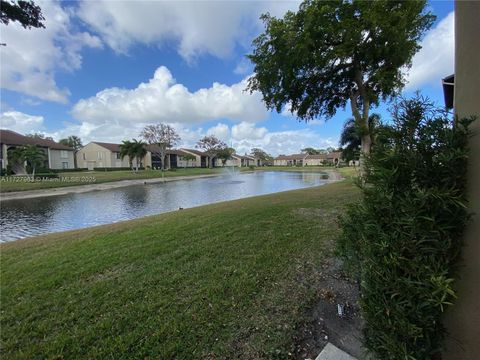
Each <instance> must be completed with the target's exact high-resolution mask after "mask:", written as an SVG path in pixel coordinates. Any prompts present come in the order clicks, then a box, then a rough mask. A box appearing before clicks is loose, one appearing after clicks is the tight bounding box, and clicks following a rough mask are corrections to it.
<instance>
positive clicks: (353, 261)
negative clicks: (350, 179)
mask: <svg viewBox="0 0 480 360" xmlns="http://www.w3.org/2000/svg"><path fill="white" fill-rule="evenodd" d="M393 120H394V123H393V125H391V126H386V127H385V128H384V129H382V130H381V131H380V133H379V134H378V137H377V138H376V139H375V146H374V148H373V150H372V153H371V154H370V156H369V157H367V159H366V173H365V175H364V176H363V178H362V179H361V181H359V186H360V188H361V190H362V192H363V198H362V200H361V201H360V202H359V203H356V204H353V205H352V206H350V207H349V209H348V211H347V213H346V215H345V216H344V217H343V218H342V219H341V221H340V223H341V226H342V230H343V234H342V236H341V239H340V240H339V243H338V249H339V252H340V254H341V255H342V256H343V258H344V259H345V263H346V265H347V266H348V267H349V268H350V270H352V271H353V272H354V273H356V274H359V280H360V284H361V293H362V298H361V308H362V313H363V317H364V319H365V322H366V325H365V329H364V339H365V340H364V345H365V347H366V349H368V350H369V351H370V352H372V353H373V354H374V355H375V356H376V357H377V358H379V359H439V358H440V354H441V342H442V339H443V337H444V327H443V325H442V321H441V320H442V313H443V312H444V311H445V308H446V307H448V306H450V305H452V303H453V301H454V300H455V297H456V295H455V290H454V286H453V285H454V277H455V266H456V262H457V260H458V258H459V254H460V251H461V245H462V234H463V230H464V227H465V225H466V223H467V222H468V219H469V214H468V211H467V208H466V195H465V186H466V168H467V157H468V149H467V139H468V137H469V130H468V128H469V125H470V123H471V122H472V121H473V120H472V119H457V120H456V121H455V122H452V121H451V119H449V118H448V117H447V116H446V114H445V113H444V112H441V111H439V110H436V109H435V108H433V106H432V104H431V103H429V102H428V100H424V99H423V98H421V97H416V98H414V99H412V100H403V101H401V102H400V103H398V104H397V105H396V106H395V108H394V111H393Z"/></svg>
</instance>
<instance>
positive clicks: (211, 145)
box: [196, 135, 227, 168]
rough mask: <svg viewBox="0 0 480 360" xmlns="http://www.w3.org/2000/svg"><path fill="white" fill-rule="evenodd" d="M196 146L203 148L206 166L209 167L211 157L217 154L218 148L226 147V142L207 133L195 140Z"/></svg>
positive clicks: (210, 165)
mask: <svg viewBox="0 0 480 360" xmlns="http://www.w3.org/2000/svg"><path fill="white" fill-rule="evenodd" d="M196 147H197V148H198V149H201V150H203V151H204V152H205V153H206V154H207V156H208V167H209V168H211V167H212V166H213V164H212V160H213V158H214V157H215V156H217V152H218V151H219V150H221V149H223V148H226V147H227V144H225V143H224V142H223V141H222V140H220V139H218V138H217V137H216V136H215V135H209V136H205V137H203V138H201V139H200V140H199V141H198V142H197V145H196Z"/></svg>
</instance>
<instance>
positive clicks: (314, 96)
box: [248, 0, 435, 153]
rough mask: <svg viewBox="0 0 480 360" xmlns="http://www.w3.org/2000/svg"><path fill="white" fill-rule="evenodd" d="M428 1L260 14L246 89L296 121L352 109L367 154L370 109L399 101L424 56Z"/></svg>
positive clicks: (322, 4)
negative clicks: (417, 58) (407, 73)
mask: <svg viewBox="0 0 480 360" xmlns="http://www.w3.org/2000/svg"><path fill="white" fill-rule="evenodd" d="M425 6H426V1H425V0H422V1H387V0H379V1H348V0H334V1H320V0H306V1H304V2H303V3H302V4H301V5H300V8H299V10H298V11H297V12H296V13H294V12H288V13H287V14H286V15H285V16H284V18H283V19H278V18H275V17H273V16H271V15H269V14H264V15H262V20H263V22H264V24H265V31H264V33H262V34H261V35H260V36H259V37H257V38H256V39H255V40H254V41H253V53H252V54H250V55H248V58H249V59H250V60H251V61H252V62H253V63H254V64H255V68H254V75H253V76H252V77H251V78H250V79H249V83H248V89H249V90H250V91H257V90H258V91H260V92H261V93H262V95H263V100H264V102H265V104H266V105H267V107H268V108H269V109H275V110H276V111H278V112H281V111H282V109H283V108H284V107H285V106H286V105H288V106H289V107H290V110H291V112H292V113H296V114H297V116H298V118H300V119H302V120H305V121H308V120H311V119H314V118H316V117H325V118H327V119H328V118H331V117H332V116H334V115H335V114H336V112H337V111H338V109H340V108H345V107H346V106H347V104H348V103H350V106H351V110H352V115H353V116H354V118H355V121H356V122H357V124H358V125H359V126H360V127H361V128H362V150H363V151H364V152H366V153H368V152H369V151H370V145H371V141H370V137H369V129H368V116H369V111H370V108H371V107H372V106H374V105H378V104H379V102H380V101H381V100H385V99H388V98H389V97H391V96H394V95H396V94H397V92H398V91H399V90H400V89H401V88H402V87H403V85H404V84H405V77H404V73H403V70H404V69H405V68H408V67H409V66H410V65H411V61H412V57H413V55H414V54H415V53H416V52H417V51H418V50H419V49H420V46H419V41H420V40H421V37H422V35H423V33H424V32H425V31H426V30H428V29H429V28H430V27H431V25H432V23H433V21H434V19H435V17H434V16H433V15H432V14H431V13H430V12H426V11H425Z"/></svg>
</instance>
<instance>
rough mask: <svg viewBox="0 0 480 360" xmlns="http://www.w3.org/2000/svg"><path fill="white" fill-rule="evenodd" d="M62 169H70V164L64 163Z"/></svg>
mask: <svg viewBox="0 0 480 360" xmlns="http://www.w3.org/2000/svg"><path fill="white" fill-rule="evenodd" d="M62 169H68V162H66V161H64V162H62Z"/></svg>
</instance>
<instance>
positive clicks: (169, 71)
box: [0, 0, 454, 156]
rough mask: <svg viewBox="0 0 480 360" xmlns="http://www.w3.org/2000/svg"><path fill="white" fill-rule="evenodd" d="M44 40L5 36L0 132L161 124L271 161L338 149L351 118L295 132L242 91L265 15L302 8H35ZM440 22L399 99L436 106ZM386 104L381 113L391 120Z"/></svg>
mask: <svg viewBox="0 0 480 360" xmlns="http://www.w3.org/2000/svg"><path fill="white" fill-rule="evenodd" d="M36 3H37V4H38V5H40V7H41V8H42V12H43V15H44V17H45V26H46V28H45V29H31V30H25V29H24V28H22V27H21V26H20V25H19V24H18V23H10V24H9V25H8V26H5V25H0V30H1V32H0V42H1V43H6V44H7V45H6V46H1V47H0V85H1V90H0V107H1V108H0V125H1V128H3V129H10V130H14V131H17V132H19V133H22V134H27V133H34V132H35V133H43V134H45V135H46V136H51V137H53V138H54V139H55V140H59V139H61V138H64V137H68V136H69V135H76V136H79V137H80V138H81V139H82V141H83V143H84V144H87V143H88V142H90V141H100V142H117V143H118V142H121V141H122V140H129V139H132V138H139V133H140V131H141V129H142V128H143V127H144V126H145V125H147V124H155V123H168V124H171V125H172V126H174V127H175V129H176V130H177V132H178V133H179V135H180V137H181V139H182V140H181V142H180V143H179V144H178V146H179V147H193V146H195V143H196V142H197V141H198V140H199V139H200V138H201V137H203V136H205V135H212V134H213V135H215V136H217V137H218V138H220V139H222V140H223V141H225V142H226V143H227V144H229V145H230V146H233V147H234V148H235V149H236V150H237V152H238V153H248V152H250V149H251V148H253V147H260V148H263V149H264V150H266V151H267V152H268V153H270V154H271V155H274V156H276V155H279V154H289V153H298V152H299V151H300V149H302V148H305V147H314V148H327V147H337V146H338V139H339V136H340V132H341V129H342V125H343V123H344V121H345V119H347V118H349V117H350V116H351V112H350V109H349V108H347V109H345V110H340V111H338V112H337V114H336V116H335V117H333V118H331V119H328V120H325V119H323V118H318V119H315V120H313V121H310V122H309V123H305V122H303V121H299V120H298V119H297V118H296V117H295V116H294V115H292V114H291V113H290V112H289V111H288V109H284V111H282V112H281V113H276V112H272V111H268V110H267V109H266V107H265V106H264V104H263V103H262V96H261V94H260V93H252V94H250V93H249V92H246V91H245V87H246V79H248V77H249V76H250V75H251V74H252V71H253V66H252V64H251V63H250V62H249V61H248V59H247V58H246V57H245V55H246V54H249V53H251V51H252V47H251V43H252V40H253V39H254V38H255V37H256V36H258V35H259V34H260V33H261V32H262V30H263V24H262V22H261V21H260V20H259V17H260V15H261V14H263V13H266V12H269V13H270V14H272V15H274V16H277V17H281V16H283V14H285V12H286V11H288V10H294V11H295V10H296V9H298V5H299V3H300V2H298V1H250V0H244V1H227V0H225V1H218V0H217V1H181V0H179V1H152V0H151V1H145V2H143V1H135V2H134V1H115V0H113V1H83V2H73V1H68V2H66V1H36ZM428 6H429V9H430V10H431V11H432V12H433V13H434V14H435V15H436V16H437V21H436V22H435V24H434V25H433V26H432V28H431V29H430V31H429V32H428V33H426V34H425V37H424V38H423V40H422V43H421V45H422V49H421V50H420V51H419V52H418V53H417V54H416V55H415V57H414V59H413V65H412V68H411V69H410V70H409V72H408V75H407V79H408V80H407V81H408V82H407V85H406V87H405V89H404V91H403V95H404V96H406V97H408V96H412V94H413V93H414V92H415V91H416V90H421V93H422V95H425V96H428V97H429V98H430V99H431V100H433V101H435V102H436V103H438V105H443V93H442V88H441V78H443V77H445V76H447V75H450V74H452V73H453V68H454V66H453V64H454V33H453V32H454V16H453V11H454V4H453V1H431V2H429V3H428ZM388 108H389V104H388V103H384V104H381V106H380V107H379V108H378V109H373V110H372V111H374V112H378V113H380V114H381V115H382V117H383V118H384V119H386V120H388V117H389V115H388Z"/></svg>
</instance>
